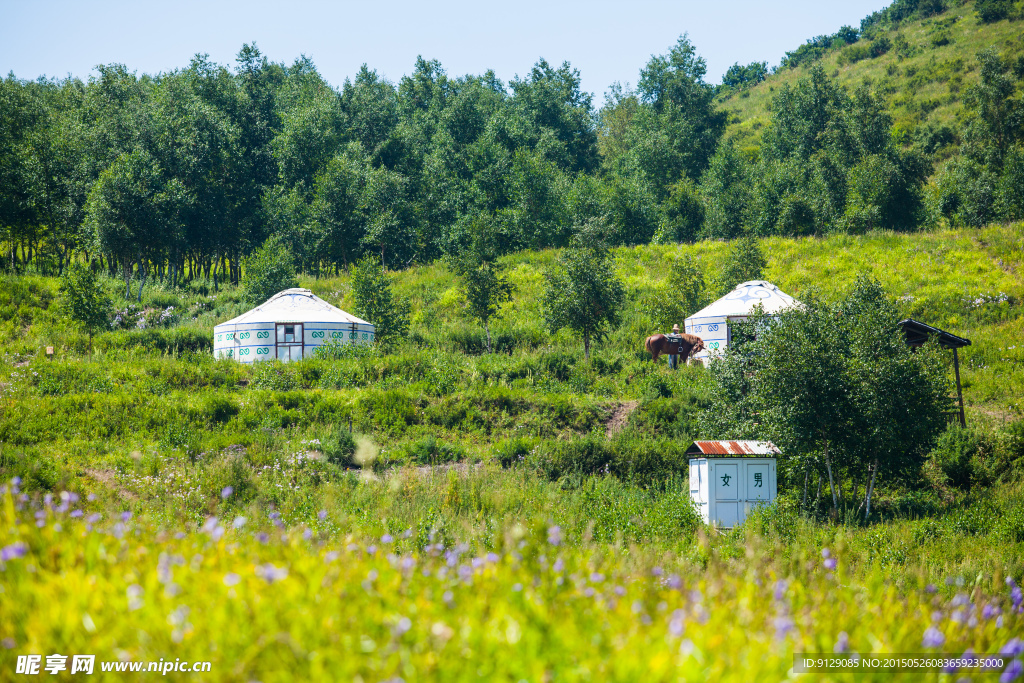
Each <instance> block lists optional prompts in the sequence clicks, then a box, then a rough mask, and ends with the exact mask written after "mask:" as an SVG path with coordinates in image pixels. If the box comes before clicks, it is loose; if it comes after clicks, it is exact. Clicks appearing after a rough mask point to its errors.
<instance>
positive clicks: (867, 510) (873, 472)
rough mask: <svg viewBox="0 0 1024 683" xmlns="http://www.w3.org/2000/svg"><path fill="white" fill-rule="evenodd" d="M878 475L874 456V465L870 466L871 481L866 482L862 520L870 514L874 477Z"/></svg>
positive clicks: (876, 459)
mask: <svg viewBox="0 0 1024 683" xmlns="http://www.w3.org/2000/svg"><path fill="white" fill-rule="evenodd" d="M877 475H878V458H875V464H874V467H872V468H871V482H870V483H869V484H868V495H867V499H866V501H865V502H866V507H865V508H864V521H865V522H866V521H868V518H869V517H870V516H871V494H872V493H874V491H875V477H876V476H877Z"/></svg>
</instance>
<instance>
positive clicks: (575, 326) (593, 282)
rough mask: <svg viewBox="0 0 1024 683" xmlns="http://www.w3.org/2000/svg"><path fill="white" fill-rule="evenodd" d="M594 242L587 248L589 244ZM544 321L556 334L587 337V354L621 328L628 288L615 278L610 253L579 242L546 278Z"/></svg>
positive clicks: (563, 255)
mask: <svg viewBox="0 0 1024 683" xmlns="http://www.w3.org/2000/svg"><path fill="white" fill-rule="evenodd" d="M588 241H589V242H590V243H589V244H587V242H588ZM545 280H546V283H545V287H544V299H543V306H544V319H545V321H546V322H547V324H548V327H549V328H550V329H551V330H552V331H553V332H554V331H557V330H560V329H562V328H563V327H568V328H569V329H571V330H573V331H574V332H576V333H577V334H579V335H581V336H582V337H583V354H584V356H585V357H586V359H587V360H590V344H591V342H592V341H595V340H596V341H599V340H601V339H603V338H604V337H605V336H606V335H607V333H608V330H609V329H610V328H614V327H616V326H617V325H618V324H619V309H620V308H621V306H622V303H623V300H624V299H625V296H626V291H625V287H624V286H623V284H622V281H621V280H620V279H619V277H618V275H616V274H615V268H614V264H613V262H612V258H611V254H609V252H608V249H607V248H606V247H605V246H604V245H603V244H602V243H600V242H595V241H592V240H585V239H580V238H577V240H576V241H575V243H574V244H573V246H572V247H570V248H568V249H566V250H565V251H563V252H562V254H561V255H560V256H559V257H558V260H557V262H556V263H555V265H554V267H553V268H551V269H550V270H549V271H548V272H547V273H546V274H545Z"/></svg>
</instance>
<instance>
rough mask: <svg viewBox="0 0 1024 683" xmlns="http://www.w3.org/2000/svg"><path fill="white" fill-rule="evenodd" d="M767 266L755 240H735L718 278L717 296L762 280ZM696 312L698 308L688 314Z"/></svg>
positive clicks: (765, 259)
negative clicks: (737, 286) (745, 283)
mask: <svg viewBox="0 0 1024 683" xmlns="http://www.w3.org/2000/svg"><path fill="white" fill-rule="evenodd" d="M767 266H768V259H767V258H766V257H765V255H764V252H763V251H762V250H761V247H760V245H759V244H758V242H757V240H756V239H755V238H753V237H744V238H741V239H738V240H736V241H735V242H733V244H732V247H731V248H730V249H729V254H728V256H726V259H725V263H723V264H722V271H721V274H720V275H719V277H718V282H717V285H718V294H719V296H722V295H724V294H728V293H729V292H731V291H732V290H734V289H735V288H736V285H739V284H742V283H744V282H750V281H751V280H760V279H762V278H763V277H764V270H765V268H766V267H767ZM698 310H699V307H698V308H694V309H693V310H692V311H690V313H696V312H697V311H698Z"/></svg>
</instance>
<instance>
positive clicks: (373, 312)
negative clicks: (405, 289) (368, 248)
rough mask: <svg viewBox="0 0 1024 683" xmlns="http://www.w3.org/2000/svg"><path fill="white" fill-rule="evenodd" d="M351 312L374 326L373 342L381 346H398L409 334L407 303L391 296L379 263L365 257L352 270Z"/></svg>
mask: <svg viewBox="0 0 1024 683" xmlns="http://www.w3.org/2000/svg"><path fill="white" fill-rule="evenodd" d="M352 293H353V295H354V297H355V304H356V306H355V313H356V315H358V316H359V317H361V318H363V319H364V320H366V321H367V322H370V323H372V324H373V326H374V341H376V342H377V343H378V344H380V345H381V346H384V347H388V346H391V345H394V344H396V343H398V342H399V341H400V340H401V339H403V338H404V337H405V336H406V334H407V333H408V331H409V302H408V301H406V300H405V299H400V298H398V297H396V296H395V294H394V292H392V290H391V278H390V277H388V276H387V275H386V274H385V273H384V268H383V266H381V263H380V261H379V260H377V259H376V258H374V257H367V258H364V259H363V260H362V261H360V262H359V263H358V264H356V266H355V267H354V268H353V269H352Z"/></svg>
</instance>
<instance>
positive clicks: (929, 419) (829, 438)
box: [702, 278, 949, 511]
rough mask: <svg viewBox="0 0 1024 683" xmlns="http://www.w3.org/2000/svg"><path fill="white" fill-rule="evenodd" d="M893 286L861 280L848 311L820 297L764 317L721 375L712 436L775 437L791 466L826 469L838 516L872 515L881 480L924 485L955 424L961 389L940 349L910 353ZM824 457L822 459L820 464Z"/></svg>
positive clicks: (709, 427)
mask: <svg viewBox="0 0 1024 683" xmlns="http://www.w3.org/2000/svg"><path fill="white" fill-rule="evenodd" d="M898 322H899V316H898V315H897V311H896V308H895V306H894V305H893V304H892V302H891V301H890V300H889V298H888V297H887V295H886V294H885V292H884V291H883V290H882V288H881V286H880V285H879V284H878V283H877V282H876V281H872V280H868V279H866V278H860V279H859V280H858V281H857V283H856V284H855V285H854V287H853V288H852V289H851V290H850V291H848V292H847V295H846V296H845V297H844V298H843V299H842V300H841V301H839V302H837V303H835V304H830V303H827V302H823V301H821V300H818V299H815V298H813V297H809V298H807V299H805V302H804V304H803V305H802V306H800V307H797V308H792V309H788V310H786V311H784V312H782V313H780V314H778V315H775V316H767V315H764V314H761V315H758V316H755V317H754V318H753V319H752V320H751V322H750V323H748V327H749V331H750V332H755V333H756V334H743V335H742V336H743V338H744V339H746V341H745V342H744V343H742V344H737V345H730V347H729V351H728V352H727V354H726V357H725V358H724V359H723V360H722V361H721V362H716V363H715V364H713V365H712V374H713V378H714V381H715V382H716V384H717V385H718V386H717V389H716V392H715V401H714V404H713V405H712V406H711V408H710V409H709V410H708V411H707V413H706V414H705V415H704V416H702V428H703V429H704V430H705V431H707V432H708V433H714V434H718V435H721V437H722V438H725V437H742V436H746V437H750V438H765V437H768V438H771V439H772V440H773V441H774V442H775V443H776V444H777V445H779V446H780V448H782V450H783V453H786V454H787V455H786V463H785V464H786V466H787V467H794V466H804V467H808V466H813V467H817V465H818V463H819V462H820V463H822V464H824V466H825V471H826V473H827V476H828V482H829V488H830V491H831V494H832V502H833V507H834V508H835V509H837V510H838V509H840V508H842V507H843V506H844V504H845V503H846V502H852V503H854V504H855V503H856V500H855V499H854V491H851V490H849V489H848V490H847V491H848V493H847V494H846V495H844V492H843V487H844V485H845V483H846V482H848V481H849V482H852V483H853V489H854V490H856V489H857V487H858V485H859V484H864V485H865V494H866V495H865V498H864V503H863V504H864V505H865V506H866V508H867V510H868V511H869V509H870V496H871V492H872V491H873V483H874V481H875V479H876V477H877V474H878V473H879V472H881V471H885V472H886V473H887V474H888V475H889V476H890V477H898V476H912V475H913V474H914V473H915V472H916V471H917V470H918V469H919V468H920V465H921V464H922V462H923V458H924V456H925V454H926V453H927V452H928V449H929V448H930V447H931V444H932V443H933V441H934V439H935V437H936V436H937V435H938V434H939V433H940V432H941V430H942V426H943V414H942V413H943V410H944V409H945V408H946V407H947V406H948V402H949V399H948V395H949V394H948V390H949V382H948V379H947V377H946V369H945V363H944V361H943V359H942V358H941V356H940V355H939V353H938V350H937V349H934V348H927V347H926V348H925V349H923V350H921V351H918V352H917V353H914V352H912V350H911V349H910V348H909V347H908V346H907V344H906V343H905V342H904V340H903V336H902V334H901V332H900V329H899V327H898ZM819 458H820V460H819Z"/></svg>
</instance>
